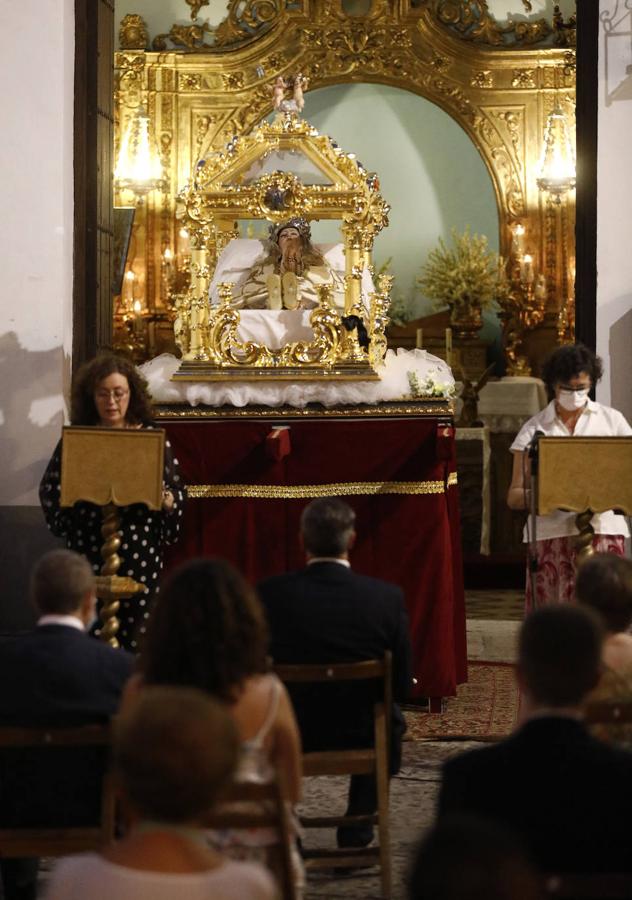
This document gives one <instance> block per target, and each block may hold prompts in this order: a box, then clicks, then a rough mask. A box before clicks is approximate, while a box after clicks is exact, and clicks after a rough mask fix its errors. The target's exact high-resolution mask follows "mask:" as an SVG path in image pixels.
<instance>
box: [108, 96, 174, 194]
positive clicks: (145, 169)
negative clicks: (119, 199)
mask: <svg viewBox="0 0 632 900" xmlns="http://www.w3.org/2000/svg"><path fill="white" fill-rule="evenodd" d="M162 181H163V171H162V165H161V163H160V157H159V155H158V151H157V150H156V147H155V145H154V142H153V140H152V139H151V138H150V134H149V116H148V115H147V113H146V112H145V110H144V109H143V108H142V107H138V109H137V110H136V112H135V113H134V114H133V115H132V116H130V118H129V120H128V122H127V125H126V127H125V131H124V132H123V137H122V139H121V147H120V149H119V153H118V158H117V160H116V166H115V168H114V187H115V189H116V190H117V191H129V192H131V193H132V194H134V196H135V197H136V198H137V200H140V199H142V198H143V197H145V196H146V195H147V194H148V193H149V192H150V191H154V190H156V189H157V188H159V187H160V186H161V185H162Z"/></svg>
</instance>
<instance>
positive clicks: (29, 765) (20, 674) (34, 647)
mask: <svg viewBox="0 0 632 900" xmlns="http://www.w3.org/2000/svg"><path fill="white" fill-rule="evenodd" d="M133 663H134V658H133V656H132V655H131V654H129V653H127V652H125V651H124V650H114V649H112V648H111V647H108V646H106V645H105V644H103V643H101V642H100V641H97V640H96V639H94V638H91V637H89V636H88V635H86V634H85V633H84V632H82V631H79V630H78V629H76V628H72V627H69V626H66V625H42V626H39V627H37V628H35V629H34V630H33V631H31V632H29V633H27V634H21V635H15V636H11V637H8V638H5V639H3V641H2V642H1V643H0V725H24V726H38V725H50V726H53V727H59V726H72V725H81V724H88V723H90V722H99V721H106V720H107V719H109V718H110V716H112V715H113V713H115V712H116V710H117V708H118V705H119V701H120V696H121V691H122V689H123V685H124V684H125V682H126V681H127V679H128V678H129V676H130V674H131V672H132V667H133ZM104 765H105V759H104V754H103V752H102V751H100V750H99V749H98V748H95V749H92V748H90V749H88V750H86V749H81V748H79V749H78V750H75V749H74V748H61V747H60V748H49V749H46V750H43V751H39V750H37V751H31V752H29V753H19V754H18V753H17V752H13V751H8V750H6V751H4V752H3V753H2V756H0V820H1V822H2V824H4V825H5V826H7V827H11V826H13V825H22V826H24V825H33V826H36V825H47V824H59V825H60V827H61V826H63V825H67V824H68V825H73V824H86V823H90V822H93V821H94V820H95V817H96V816H97V815H98V808H99V794H100V783H101V777H102V773H103V769H104ZM69 785H72V788H71V789H70V790H69Z"/></svg>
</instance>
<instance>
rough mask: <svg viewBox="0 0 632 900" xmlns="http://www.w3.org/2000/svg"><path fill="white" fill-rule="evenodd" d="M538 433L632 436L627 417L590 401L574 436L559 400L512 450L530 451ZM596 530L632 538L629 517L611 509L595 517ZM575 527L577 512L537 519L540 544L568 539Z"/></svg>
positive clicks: (536, 419) (558, 512) (520, 434)
mask: <svg viewBox="0 0 632 900" xmlns="http://www.w3.org/2000/svg"><path fill="white" fill-rule="evenodd" d="M536 431H541V432H542V433H543V434H544V436H545V437H628V436H630V435H632V428H630V426H629V425H628V423H627V421H626V419H625V416H623V415H622V414H621V413H620V412H619V411H618V410H616V409H612V408H611V407H610V406H603V405H602V404H601V403H597V402H595V401H594V400H588V401H587V403H586V407H585V409H584V411H583V412H582V414H581V416H580V417H579V419H578V420H577V424H576V425H575V431H574V432H573V434H571V433H570V431H569V430H568V428H567V427H566V425H565V424H564V423H563V422H562V420H561V419H560V418H559V417H558V415H557V413H556V411H555V400H551V402H550V403H549V405H548V406H545V408H544V409H543V410H541V412H539V413H537V414H536V415H535V416H532V418H530V419H529V421H528V422H525V423H524V425H523V426H522V428H521V429H520V431H519V432H518V435H517V437H516V439H515V441H514V442H513V444H512V445H511V447H510V448H509V449H510V450H512V451H516V452H520V451H525V450H527V449H528V447H529V444H530V443H531V441H532V440H533V436H534V435H535V433H536ZM591 525H592V527H593V528H594V529H595V534H620V535H623V536H624V537H629V535H630V530H629V528H628V523H627V521H626V519H625V516H622V515H617V514H616V513H614V512H612V510H608V511H607V512H603V513H598V514H596V515H594V516H593V517H592V521H591ZM578 533H579V532H578V530H577V528H576V526H575V513H572V512H562V510H559V509H558V510H556V511H555V512H552V513H549V514H548V515H546V516H537V519H536V537H537V539H538V540H539V541H542V540H546V539H547V538H554V537H568V536H569V535H573V534H578ZM523 539H524V540H525V541H527V540H528V528H527V526H525V530H524V534H523Z"/></svg>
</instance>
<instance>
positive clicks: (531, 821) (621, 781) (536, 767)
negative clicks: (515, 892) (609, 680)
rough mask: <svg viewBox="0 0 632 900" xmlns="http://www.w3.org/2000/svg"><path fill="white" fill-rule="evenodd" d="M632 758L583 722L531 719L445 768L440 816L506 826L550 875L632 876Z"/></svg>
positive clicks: (449, 762) (567, 719) (566, 719)
mask: <svg viewBox="0 0 632 900" xmlns="http://www.w3.org/2000/svg"><path fill="white" fill-rule="evenodd" d="M630 809H632V754H631V753H628V752H627V751H624V750H620V749H618V748H614V747H611V746H609V745H607V744H604V743H602V742H600V741H598V740H596V739H595V738H593V737H592V736H591V735H590V734H589V733H588V732H587V731H586V729H585V727H584V726H583V725H582V723H581V722H579V721H577V720H575V719H571V718H563V717H561V716H560V717H558V716H547V717H542V718H535V719H532V720H530V721H528V722H527V723H526V724H525V725H523V726H522V728H520V729H519V730H518V731H517V732H516V733H515V734H513V735H512V736H511V737H509V738H507V739H506V740H504V741H501V742H500V743H499V744H497V745H495V746H491V747H486V748H484V749H481V750H473V751H470V752H469V753H464V754H462V755H460V756H457V757H455V758H454V759H451V760H449V761H448V762H447V763H445V765H444V769H443V783H442V787H441V793H440V797H439V815H440V816H441V815H443V814H445V813H455V812H466V813H473V814H478V815H481V816H485V817H487V818H490V819H493V820H496V821H498V822H500V823H501V824H504V825H506V826H509V827H510V828H511V829H513V830H514V832H515V833H517V834H518V836H521V837H522V838H523V840H524V841H525V843H526V845H527V847H528V848H529V849H530V851H531V854H532V856H533V859H534V860H535V862H536V863H537V864H538V865H539V866H540V867H541V868H542V869H543V870H544V871H548V872H608V871H609V872H629V871H632V841H631V840H630V834H629V829H628V827H627V825H626V823H627V822H628V820H629V816H630Z"/></svg>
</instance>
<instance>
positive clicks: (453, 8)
mask: <svg viewBox="0 0 632 900" xmlns="http://www.w3.org/2000/svg"><path fill="white" fill-rule="evenodd" d="M436 15H437V17H438V19H439V21H440V22H441V23H442V24H443V25H445V26H447V27H448V28H450V29H451V30H453V31H455V32H456V33H457V34H458V35H459V36H460V37H461V38H463V39H464V40H467V41H473V42H475V43H481V44H489V45H490V46H492V47H502V46H507V45H508V44H510V43H512V42H514V43H525V44H535V43H537V42H538V41H541V40H543V39H544V38H546V37H547V36H548V35H549V34H550V33H551V26H550V25H549V24H548V22H547V21H546V19H538V21H537V22H524V21H519V22H508V23H507V24H506V25H501V24H500V23H499V22H498V21H497V20H496V18H495V17H494V16H493V14H492V13H491V12H490V11H489V4H488V2H487V0H437V3H436Z"/></svg>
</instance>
